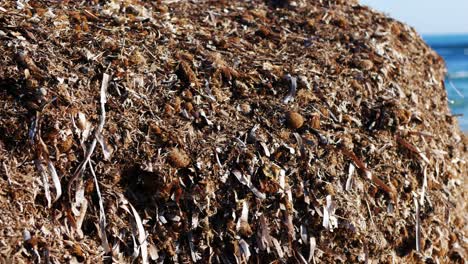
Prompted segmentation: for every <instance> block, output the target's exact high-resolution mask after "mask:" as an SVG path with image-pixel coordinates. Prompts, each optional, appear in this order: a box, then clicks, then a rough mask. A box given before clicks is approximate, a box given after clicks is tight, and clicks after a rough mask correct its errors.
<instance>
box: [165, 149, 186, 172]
mask: <svg viewBox="0 0 468 264" xmlns="http://www.w3.org/2000/svg"><path fill="white" fill-rule="evenodd" d="M167 158H168V159H169V162H170V163H171V164H172V165H173V166H174V167H176V168H185V167H187V166H188V165H189V164H190V157H189V156H188V155H187V153H185V151H183V150H180V149H178V148H173V149H172V150H171V151H170V152H169V155H168V157H167Z"/></svg>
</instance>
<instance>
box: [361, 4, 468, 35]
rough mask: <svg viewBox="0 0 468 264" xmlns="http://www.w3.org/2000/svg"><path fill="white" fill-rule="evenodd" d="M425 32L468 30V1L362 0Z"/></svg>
mask: <svg viewBox="0 0 468 264" xmlns="http://www.w3.org/2000/svg"><path fill="white" fill-rule="evenodd" d="M360 3H361V4H364V5H368V6H371V7H373V8H374V9H377V10H379V11H382V12H384V13H386V14H389V15H390V16H391V17H393V18H396V19H398V20H400V21H403V22H405V23H407V24H409V25H411V26H413V27H415V28H416V30H417V31H418V32H419V33H421V34H444V33H468V0H442V1H441V0H360Z"/></svg>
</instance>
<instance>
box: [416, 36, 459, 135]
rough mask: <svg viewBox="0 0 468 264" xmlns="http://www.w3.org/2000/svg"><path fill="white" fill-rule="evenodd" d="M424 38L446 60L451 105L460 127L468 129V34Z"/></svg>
mask: <svg viewBox="0 0 468 264" xmlns="http://www.w3.org/2000/svg"><path fill="white" fill-rule="evenodd" d="M423 38H424V40H425V41H426V42H427V43H428V44H429V45H430V46H431V47H432V48H433V49H434V50H435V51H436V52H437V53H439V54H440V55H441V56H442V57H443V58H444V60H445V63H446V66H447V69H448V74H447V77H446V78H445V88H446V89H447V94H448V99H449V106H450V109H451V110H452V114H453V115H457V116H458V120H459V124H460V127H461V129H462V130H463V131H465V132H467V131H468V34H466V35H426V36H423Z"/></svg>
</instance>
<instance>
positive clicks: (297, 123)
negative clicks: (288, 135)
mask: <svg viewBox="0 0 468 264" xmlns="http://www.w3.org/2000/svg"><path fill="white" fill-rule="evenodd" d="M286 123H287V125H288V127H289V128H292V129H297V128H300V127H302V125H303V124H304V117H302V115H301V114H299V113H298V112H293V111H291V112H288V113H286Z"/></svg>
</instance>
